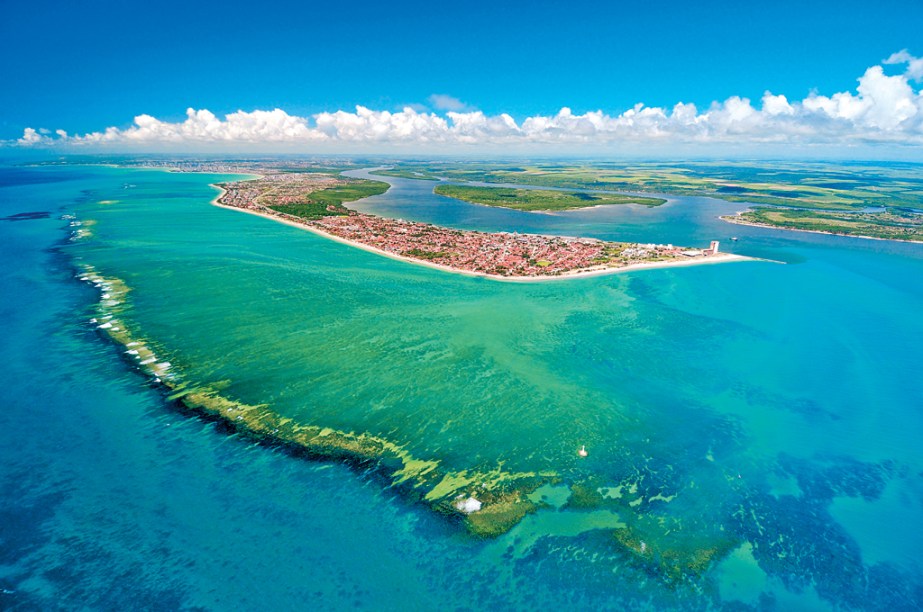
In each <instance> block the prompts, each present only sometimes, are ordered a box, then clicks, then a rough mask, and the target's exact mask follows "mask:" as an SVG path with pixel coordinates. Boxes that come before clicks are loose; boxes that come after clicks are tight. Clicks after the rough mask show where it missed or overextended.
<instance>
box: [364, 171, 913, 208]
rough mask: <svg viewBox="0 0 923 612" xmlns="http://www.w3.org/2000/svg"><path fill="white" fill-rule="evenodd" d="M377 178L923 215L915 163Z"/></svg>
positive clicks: (430, 173) (409, 173)
mask: <svg viewBox="0 0 923 612" xmlns="http://www.w3.org/2000/svg"><path fill="white" fill-rule="evenodd" d="M376 173H377V174H381V175H386V176H397V177H401V178H414V179H428V180H433V179H439V178H445V179H449V180H453V181H480V182H486V183H518V184H523V185H530V186H537V187H558V188H564V189H591V190H592V189H604V190H613V191H638V192H653V193H669V194H678V195H707V196H712V197H716V198H720V199H723V200H727V201H731V202H748V203H753V204H771V205H773V206H788V207H793V208H808V209H824V210H862V209H864V208H867V207H877V206H886V207H906V208H914V209H923V166H921V165H919V164H909V163H890V164H884V163H882V164H860V163H844V164H834V163H819V162H817V163H814V162H812V163H800V162H760V163H756V162H733V163H732V162H682V163H660V162H658V163H627V162H621V163H617V162H612V163H605V162H596V163H592V164H591V163H586V164H577V163H573V164H562V163H557V164H556V163H547V162H541V163H539V162H536V163H523V162H518V163H516V164H511V163H491V164H486V163H483V162H441V163H434V162H426V163H423V162H419V163H401V164H397V165H395V166H394V167H393V168H391V169H388V170H379V171H376Z"/></svg>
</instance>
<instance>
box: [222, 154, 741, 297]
mask: <svg viewBox="0 0 923 612" xmlns="http://www.w3.org/2000/svg"><path fill="white" fill-rule="evenodd" d="M216 186H217V187H219V188H220V189H221V190H222V192H221V194H219V196H218V197H217V198H216V199H215V202H214V203H215V204H217V205H219V206H224V207H227V208H233V209H237V210H242V211H245V212H248V213H251V214H257V215H261V216H265V217H269V218H273V219H276V220H279V221H282V222H285V223H289V224H292V225H296V226H298V227H302V228H304V229H307V230H310V231H313V232H316V233H319V234H322V235H324V236H326V237H329V238H332V239H335V240H340V241H342V242H346V243H348V244H351V245H353V246H357V247H359V248H364V249H366V250H370V251H373V252H376V253H379V254H382V255H386V256H389V257H394V258H398V259H403V260H407V261H411V262H414V263H420V264H424V265H429V266H434V267H437V268H440V269H443V270H447V271H453V272H460V273H466V274H473V275H478V276H487V277H491V278H497V279H505V280H544V279H553V278H562V277H566V278H570V277H574V276H578V275H579V276H586V275H595V274H606V273H613V272H620V271H625V270H633V269H638V268H651V267H668V266H682V265H690V264H701V263H719V262H729V261H739V260H746V259H748V258H746V257H742V256H740V255H733V254H730V253H722V252H720V251H719V250H718V243H717V242H712V244H711V245H710V246H709V247H708V248H706V249H701V248H700V249H692V248H687V247H680V246H674V245H672V244H636V243H627V242H606V241H602V240H596V239H592V238H574V237H563V236H544V235H537V234H519V233H515V232H514V233H508V232H493V233H488V232H478V231H463V230H457V229H451V228H446V227H439V226H435V225H431V224H428V223H419V222H415V221H405V220H403V219H387V218H384V217H378V216H376V215H370V214H365V213H359V212H357V211H355V210H351V209H349V208H346V207H345V206H344V205H343V203H344V202H350V201H354V200H358V199H360V198H363V197H367V196H369V195H374V194H376V193H382V192H384V191H385V190H386V189H387V184H386V183H381V182H378V181H368V180H359V179H347V178H344V177H341V176H336V175H323V174H316V173H290V172H286V173H267V174H265V175H263V176H261V177H259V178H257V179H251V180H242V181H235V182H230V183H221V184H218V185H216Z"/></svg>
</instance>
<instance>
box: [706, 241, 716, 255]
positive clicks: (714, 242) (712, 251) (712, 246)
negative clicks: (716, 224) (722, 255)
mask: <svg viewBox="0 0 923 612" xmlns="http://www.w3.org/2000/svg"><path fill="white" fill-rule="evenodd" d="M708 250H709V251H711V254H712V255H717V254H718V241H717V240H712V241H711V244H710V245H708Z"/></svg>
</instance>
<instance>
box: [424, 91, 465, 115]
mask: <svg viewBox="0 0 923 612" xmlns="http://www.w3.org/2000/svg"><path fill="white" fill-rule="evenodd" d="M429 103H430V104H432V105H433V108H435V109H436V110H441V111H452V112H455V113H458V112H461V111H465V110H471V109H470V108H469V106H468V105H467V104H465V103H464V102H462V101H461V100H459V99H458V98H456V97H454V96H450V95H448V94H433V95H431V96H430V97H429Z"/></svg>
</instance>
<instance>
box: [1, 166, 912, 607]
mask: <svg viewBox="0 0 923 612" xmlns="http://www.w3.org/2000/svg"><path fill="white" fill-rule="evenodd" d="M351 174H352V175H354V176H368V175H367V173H366V172H365V171H357V172H353V173H351ZM232 178H233V177H232V176H226V175H207V174H188V173H168V172H163V171H157V170H142V169H124V168H108V167H95V166H60V167H48V166H39V167H25V166H14V165H8V166H0V217H2V218H3V220H2V221H0V238H2V239H0V253H2V258H3V259H2V261H3V264H4V265H3V266H2V268H0V279H2V280H0V288H2V294H3V296H4V298H3V301H2V320H3V335H2V337H3V341H2V343H0V359H2V363H3V364H4V367H3V368H2V369H0V385H2V389H3V390H4V398H5V401H4V402H3V404H4V409H3V410H2V411H0V490H2V491H3V493H2V495H0V589H2V590H0V609H21V610H31V609H78V608H79V609H165V610H174V609H209V610H223V609H305V608H311V607H320V606H323V607H329V608H334V609H343V608H360V609H421V610H430V609H446V608H450V609H471V608H476V607H490V608H491V609H499V610H504V609H510V610H513V609H524V608H534V607H539V606H559V607H560V606H563V607H568V608H573V607H586V608H596V609H639V610H644V609H694V610H700V609H726V610H732V609H733V610H740V609H760V610H762V609H778V610H793V609H805V610H814V609H820V610H823V609H869V610H875V609H882V610H884V609H888V610H899V609H908V610H909V609H917V608H919V607H920V606H921V605H923V567H921V562H920V561H919V556H918V551H919V550H920V549H921V547H923V529H920V527H919V525H920V524H921V519H923V454H921V453H920V451H919V448H920V442H919V440H920V439H921V435H923V377H921V376H920V373H919V372H920V358H921V347H923V319H921V317H920V313H921V312H923V282H921V279H923V245H919V244H907V243H896V242H884V241H873V240H862V239H855V238H845V237H836V236H827V235H820V234H808V233H796V232H784V231H776V230H768V229H764V228H753V227H744V226H736V225H730V224H727V223H724V222H722V221H720V220H719V219H718V218H717V216H718V215H719V214H728V213H732V212H734V211H736V210H741V209H743V208H744V207H745V205H742V204H731V203H727V202H722V201H719V200H714V199H710V198H704V197H701V198H695V197H672V196H671V197H669V202H668V203H667V204H665V205H663V206H661V207H657V208H645V207H640V206H634V205H628V206H612V207H601V208H595V209H587V210H582V211H569V212H565V213H558V214H534V213H523V212H517V211H511V210H505V209H495V208H487V207H480V206H475V205H471V204H467V203H463V202H457V201H453V200H450V199H447V198H443V197H440V196H436V195H434V194H432V193H431V190H432V186H433V183H431V182H426V181H412V180H405V179H391V178H388V179H387V180H388V182H391V183H392V185H393V187H392V189H391V190H390V191H389V192H387V193H385V194H383V195H381V196H375V197H373V198H369V199H367V200H364V201H361V202H358V203H356V204H355V205H354V207H355V208H358V209H360V210H363V211H365V212H371V213H375V214H381V215H387V216H393V217H400V218H405V219H412V220H416V221H425V222H432V223H437V224H440V225H446V226H450V227H458V228H465V229H478V230H486V231H520V232H538V233H548V234H562V235H581V236H590V237H598V238H607V239H620V240H630V241H641V242H660V243H667V242H669V243H674V244H683V245H690V246H705V245H707V243H708V241H709V240H712V239H718V240H720V241H721V244H722V248H724V249H725V250H733V251H735V252H738V253H740V254H743V255H750V256H753V257H758V258H762V259H765V260H767V261H754V262H742V263H725V264H719V265H708V266H694V267H686V268H676V269H657V270H645V271H638V272H632V273H625V274H616V275H610V276H602V277H593V278H583V279H571V280H566V281H560V282H545V283H505V282H498V281H494V280H490V279H483V278H472V277H468V276H462V275H457V274H450V273H445V272H442V271H438V270H433V269H429V268H425V267H422V266H417V265H414V264H410V263H405V262H400V261H395V260H392V259H388V258H384V257H380V256H378V255H375V254H372V253H368V252H365V251H363V250H360V249H356V248H353V247H350V246H348V245H343V244H340V243H336V242H333V241H330V240H327V239H325V238H323V237H320V236H317V235H314V234H312V233H310V232H306V231H303V230H299V229H297V228H293V227H289V226H286V225H282V224H279V223H276V222H274V221H271V220H267V219H262V218H258V217H254V216H251V215H245V214H241V213H237V212H235V211H230V210H225V209H220V208H217V207H214V206H210V204H209V202H210V201H211V200H212V199H213V198H214V197H215V195H216V194H217V191H216V190H215V189H214V188H213V187H211V186H210V184H211V183H215V182H219V181H223V180H229V179H232ZM21 213H37V214H33V215H22V214H21ZM17 215H19V216H17ZM65 216H67V218H62V217H65ZM70 216H73V217H74V218H73V219H72V218H70ZM732 236H733V237H737V238H738V240H737V241H733V242H732V241H731V240H730V238H731V237H732ZM88 265H89V266H92V267H93V270H95V271H96V272H98V273H99V274H100V275H102V276H104V277H106V278H114V279H119V280H121V281H122V282H124V283H125V285H126V286H127V287H128V289H129V292H128V294H127V299H126V302H125V304H124V305H122V306H120V307H119V310H118V313H117V316H118V320H119V321H121V322H122V324H123V325H126V326H127V327H128V329H130V330H131V331H132V334H133V336H134V337H137V338H141V339H143V342H144V343H145V345H146V346H149V347H150V348H151V349H152V350H154V352H156V354H157V355H158V358H159V359H162V360H164V361H165V362H166V361H168V362H169V363H170V366H171V367H170V372H171V376H173V377H174V381H175V384H176V385H177V386H178V389H179V390H182V389H186V390H189V389H195V390H197V391H202V392H205V393H208V394H216V395H220V396H221V397H224V398H229V399H230V400H232V401H234V402H240V403H242V404H247V405H251V406H261V407H263V408H262V409H263V410H266V411H269V412H271V413H272V414H274V415H278V417H279V418H284V419H291V422H293V423H297V424H300V425H304V426H307V427H316V428H320V429H322V430H324V431H336V432H351V433H354V434H365V435H368V436H371V437H374V439H376V440H383V441H386V442H387V443H388V444H390V445H393V446H394V447H396V448H399V449H400V451H401V453H405V454H406V455H407V456H411V457H413V458H414V461H420V462H431V463H433V464H436V465H437V466H438V467H437V468H436V470H435V471H434V472H433V474H435V473H438V474H440V476H442V475H445V476H446V478H447V479H456V480H458V479H465V480H466V481H470V482H471V486H472V487H476V486H477V485H478V484H479V483H487V484H489V483H492V482H499V481H503V480H504V479H511V478H512V479H519V480H521V481H522V482H529V483H531V484H532V486H531V487H530V488H529V490H528V492H527V493H528V495H529V498H530V499H531V500H532V501H533V502H534V503H535V505H536V508H537V509H536V511H535V512H533V513H531V514H529V515H527V516H526V517H525V518H523V519H522V520H521V521H520V522H518V524H516V525H515V526H514V527H512V529H510V530H509V531H508V532H507V533H505V534H503V535H500V536H499V537H496V538H478V537H474V536H472V535H471V534H469V533H468V532H467V531H466V529H465V527H464V525H463V524H462V523H461V521H460V520H459V519H458V517H453V516H447V515H446V514H444V513H441V512H438V511H437V510H438V509H434V507H433V504H431V503H428V501H430V500H427V499H426V498H425V496H424V495H423V494H424V493H425V492H426V490H428V489H427V488H426V486H430V485H431V484H432V483H428V484H427V485H425V486H424V484H423V481H422V480H421V481H420V483H417V482H415V481H413V480H410V481H407V482H404V481H401V479H400V478H398V477H396V476H395V473H394V470H393V469H392V468H393V466H391V467H388V466H385V467H384V468H383V466H382V465H380V464H376V463H375V462H374V461H356V460H350V458H349V457H340V458H333V459H329V458H328V459H324V458H320V457H317V456H305V454H304V453H299V452H293V451H292V450H291V449H289V448H286V447H284V446H279V445H274V444H271V443H266V441H265V440H264V441H257V440H254V438H253V437H252V436H248V435H244V434H243V433H241V432H240V431H237V430H235V429H234V428H233V427H232V426H229V425H228V424H227V423H224V422H222V421H220V420H215V419H210V418H203V417H201V416H197V415H196V414H193V413H191V412H190V411H189V410H186V409H184V408H183V407H182V406H181V405H180V404H178V402H177V401H176V398H175V396H174V395H173V392H175V391H176V390H177V389H174V390H173V391H171V390H169V389H165V388H164V387H163V386H161V385H159V384H157V382H156V381H154V380H152V379H151V377H149V376H146V375H144V373H143V372H141V371H139V370H138V368H137V367H136V366H135V361H134V360H133V358H132V355H131V354H129V353H126V347H124V346H121V345H118V344H116V343H114V342H111V341H110V340H109V339H108V338H107V337H106V336H105V334H103V333H102V332H101V331H100V330H99V329H98V322H97V323H91V322H90V321H91V319H94V318H98V317H99V316H100V312H101V310H100V308H101V306H100V291H99V290H98V289H96V288H94V287H93V286H91V285H90V284H88V283H85V282H81V281H80V280H79V277H80V276H82V275H83V272H84V271H85V270H86V268H85V266H88ZM582 446H585V447H586V449H587V451H588V456H587V457H586V458H581V457H579V456H578V455H577V452H576V451H577V449H579V448H580V447H582ZM415 484H419V485H420V487H418V488H415V487H414V485H415ZM466 491H467V489H466Z"/></svg>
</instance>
